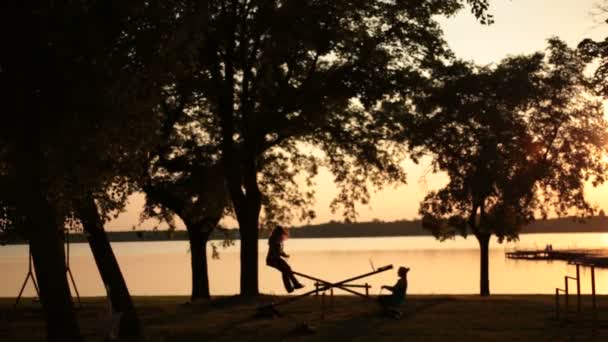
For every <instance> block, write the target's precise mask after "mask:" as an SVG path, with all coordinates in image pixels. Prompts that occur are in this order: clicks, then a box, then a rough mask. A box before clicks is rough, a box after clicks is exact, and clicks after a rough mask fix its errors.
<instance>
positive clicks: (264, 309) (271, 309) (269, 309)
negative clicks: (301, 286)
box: [256, 265, 393, 316]
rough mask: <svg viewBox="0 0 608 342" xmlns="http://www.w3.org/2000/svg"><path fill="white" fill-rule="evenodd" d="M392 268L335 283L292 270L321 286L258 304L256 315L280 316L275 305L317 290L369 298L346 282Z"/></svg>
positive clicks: (391, 266)
mask: <svg viewBox="0 0 608 342" xmlns="http://www.w3.org/2000/svg"><path fill="white" fill-rule="evenodd" d="M392 268H393V265H386V266H383V267H380V268H378V269H376V270H374V271H372V272H368V273H365V274H361V275H358V276H354V277H351V278H348V279H344V280H341V281H339V282H335V283H332V282H329V281H326V280H323V279H320V278H317V277H313V276H311V275H307V274H304V273H300V272H293V273H294V274H296V275H298V276H301V277H304V278H307V279H311V280H314V281H317V282H319V283H321V284H322V285H321V286H317V287H316V288H315V289H314V290H310V291H308V292H305V293H302V294H300V295H297V296H294V297H288V298H285V299H283V300H280V301H278V302H276V303H270V304H267V305H264V306H260V307H258V309H257V314H256V315H257V316H280V313H279V311H278V310H277V307H279V306H281V305H285V304H288V303H292V302H295V301H297V300H300V299H303V298H305V297H308V296H310V295H312V294H318V293H319V292H324V291H326V290H329V289H333V288H339V289H341V290H344V291H346V292H349V293H352V294H354V295H357V296H361V297H364V298H369V297H368V296H366V295H364V294H362V293H359V292H357V291H354V290H351V289H350V288H348V286H349V285H348V283H349V282H351V281H355V280H359V279H362V278H366V277H369V276H372V275H375V274H378V273H382V272H384V271H388V270H390V269H392Z"/></svg>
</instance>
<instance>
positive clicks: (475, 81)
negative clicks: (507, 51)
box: [411, 39, 608, 272]
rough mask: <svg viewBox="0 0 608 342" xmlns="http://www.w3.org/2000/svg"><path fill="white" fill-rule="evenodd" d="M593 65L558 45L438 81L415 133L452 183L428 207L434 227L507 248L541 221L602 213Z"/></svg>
mask: <svg viewBox="0 0 608 342" xmlns="http://www.w3.org/2000/svg"><path fill="white" fill-rule="evenodd" d="M585 67H586V63H585V62H584V60H583V59H581V58H580V56H579V55H578V54H577V53H576V51H575V50H572V49H570V48H568V47H567V46H566V45H565V44H564V43H563V42H562V41H560V40H558V39H551V40H550V41H549V47H548V51H547V53H546V54H545V53H536V54H532V55H527V56H516V57H510V58H507V59H505V60H503V61H502V62H501V63H499V64H498V65H496V66H495V67H475V66H472V65H470V64H468V63H462V62H458V63H455V64H453V65H452V66H450V67H448V68H447V69H444V70H442V72H441V73H439V74H436V76H437V81H436V85H437V86H438V88H437V91H436V92H435V93H434V94H433V95H432V96H430V97H429V98H427V99H425V100H424V101H421V102H420V107H419V108H420V109H421V110H422V111H423V112H424V113H427V114H426V115H425V116H423V117H422V118H419V119H418V120H419V121H418V125H417V126H415V127H416V128H415V130H412V132H411V134H412V144H413V145H414V146H423V147H424V148H423V149H420V150H419V151H422V150H425V151H429V152H431V153H432V155H433V158H434V159H433V166H434V169H435V170H436V171H444V172H446V173H447V175H448V176H449V183H448V184H447V185H446V186H445V187H444V188H442V189H440V190H438V191H433V192H431V193H429V194H428V195H427V196H426V197H425V199H424V201H423V202H422V204H421V206H420V214H421V215H422V216H423V225H424V226H425V228H427V229H430V230H431V231H432V232H433V234H434V235H435V236H436V237H438V238H440V239H445V238H451V237H454V236H455V235H463V236H466V235H467V234H470V233H472V234H474V235H475V236H476V237H477V238H478V239H482V238H483V239H487V238H488V237H489V236H491V235H496V236H497V237H498V240H499V241H502V240H503V239H507V240H512V239H517V237H518V234H519V232H520V229H521V227H522V226H523V225H524V224H525V223H528V222H530V221H531V220H533V219H534V217H535V216H537V215H540V216H541V217H547V216H548V215H549V214H550V213H552V212H555V213H556V214H558V215H566V214H573V213H575V214H578V215H589V214H593V210H594V208H593V206H592V205H591V204H590V203H589V202H588V201H587V200H586V198H585V196H584V195H585V191H584V190H585V185H586V184H587V182H591V183H592V184H594V185H597V184H600V183H603V182H604V180H605V176H606V171H607V170H606V165H605V163H604V161H603V156H604V153H605V152H606V149H607V147H606V143H607V142H608V141H607V128H608V126H607V122H606V121H605V119H604V117H603V107H602V104H601V102H600V101H599V100H598V99H597V98H595V97H593V96H592V94H590V90H589V88H588V84H589V82H588V79H587V78H586V77H585V75H584V69H585ZM480 242H481V240H480ZM482 272H483V270H482Z"/></svg>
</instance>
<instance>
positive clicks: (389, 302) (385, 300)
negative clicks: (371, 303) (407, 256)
mask: <svg viewBox="0 0 608 342" xmlns="http://www.w3.org/2000/svg"><path fill="white" fill-rule="evenodd" d="M409 271H410V269H409V267H403V266H402V267H399V269H398V270H397V275H398V276H399V280H397V283H395V285H393V286H388V285H382V289H387V290H389V291H391V292H392V293H391V294H389V295H380V296H378V302H380V305H381V306H382V307H383V308H384V309H391V308H394V307H395V306H399V305H401V304H403V303H405V295H406V293H407V273H408V272H409Z"/></svg>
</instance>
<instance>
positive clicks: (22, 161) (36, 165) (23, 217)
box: [17, 122, 82, 341]
mask: <svg viewBox="0 0 608 342" xmlns="http://www.w3.org/2000/svg"><path fill="white" fill-rule="evenodd" d="M21 124H22V127H21V134H20V137H19V141H18V157H17V158H18V160H17V173H18V183H19V187H20V189H21V191H19V195H18V203H17V210H18V215H19V218H20V219H19V221H18V224H19V225H21V227H20V229H23V230H22V231H26V232H27V233H28V235H29V241H30V247H31V252H32V257H33V261H34V268H35V271H36V277H37V279H38V285H39V289H40V301H41V303H42V309H43V311H44V317H45V320H46V334H47V340H48V341H81V340H82V337H81V335H80V329H79V326H78V321H77V320H76V315H75V313H74V308H73V304H72V296H71V294H70V288H69V286H68V281H67V277H66V264H65V252H64V249H63V240H62V238H61V235H62V233H61V231H60V229H59V227H58V226H57V220H56V218H55V215H54V209H53V208H52V207H51V205H50V203H49V199H48V188H47V185H46V182H44V181H43V178H44V177H42V176H43V172H42V167H41V165H43V160H44V159H43V153H42V151H41V144H40V141H39V140H38V139H39V133H40V132H37V130H36V128H37V127H38V126H37V124H33V125H27V124H25V125H23V124H24V122H22V123H21ZM32 129H33V132H32ZM28 131H29V132H28ZM26 132H27V134H26Z"/></svg>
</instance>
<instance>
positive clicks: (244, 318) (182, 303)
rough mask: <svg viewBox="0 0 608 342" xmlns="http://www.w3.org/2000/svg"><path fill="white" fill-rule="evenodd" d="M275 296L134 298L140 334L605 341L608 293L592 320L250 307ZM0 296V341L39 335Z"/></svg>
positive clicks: (531, 313) (32, 321) (506, 311)
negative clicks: (263, 311)
mask: <svg viewBox="0 0 608 342" xmlns="http://www.w3.org/2000/svg"><path fill="white" fill-rule="evenodd" d="M281 299H282V298H280V297H270V296H261V297H259V298H255V299H241V298H238V297H221V298H216V299H214V300H212V301H211V302H198V303H194V304H187V303H186V302H187V298H185V297H135V298H134V300H135V303H136V306H137V310H138V312H139V315H140V318H141V321H142V323H143V326H144V333H145V337H146V341H239V342H243V341H374V342H379V341H405V340H408V341H592V340H595V341H608V297H606V296H601V297H598V306H599V310H598V319H597V320H593V319H592V315H591V301H590V298H589V297H587V296H583V303H582V304H583V305H582V309H583V310H582V313H581V314H580V315H577V314H576V300H575V299H576V298H575V297H571V299H570V310H569V316H568V317H569V318H568V319H560V320H557V319H556V318H555V299H554V297H553V296H546V295H497V296H491V297H489V298H480V297H478V296H452V295H449V296H447V295H446V296H442V295H433V296H409V297H408V302H407V304H406V305H405V306H404V307H403V308H402V311H403V314H404V315H403V317H402V318H401V319H394V318H391V317H388V316H385V315H383V314H382V312H381V310H380V309H379V307H378V306H377V305H376V304H375V303H374V302H372V301H366V300H364V299H361V298H357V297H352V296H336V297H334V300H333V306H332V305H331V302H330V300H329V297H326V299H325V310H321V309H322V302H321V296H319V297H309V298H305V299H303V300H301V301H296V302H293V303H290V304H287V305H285V306H281V307H279V311H280V313H281V316H280V317H274V318H272V317H256V313H257V312H258V310H257V308H258V307H259V306H261V305H264V304H267V303H269V302H271V301H277V300H281ZM13 303H14V301H13V299H0V314H1V316H0V319H1V321H0V324H1V325H0V341H41V340H44V325H43V321H42V316H41V312H40V306H39V304H38V303H35V302H33V301H32V300H31V299H25V300H24V301H23V302H21V303H20V304H19V306H18V307H17V309H16V310H15V309H13ZM78 317H79V319H80V325H81V330H82V332H83V335H84V336H85V338H86V339H87V340H89V341H102V340H103V334H104V331H105V329H106V326H107V324H106V322H107V304H106V301H105V299H104V298H85V299H83V305H82V308H80V309H78Z"/></svg>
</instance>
